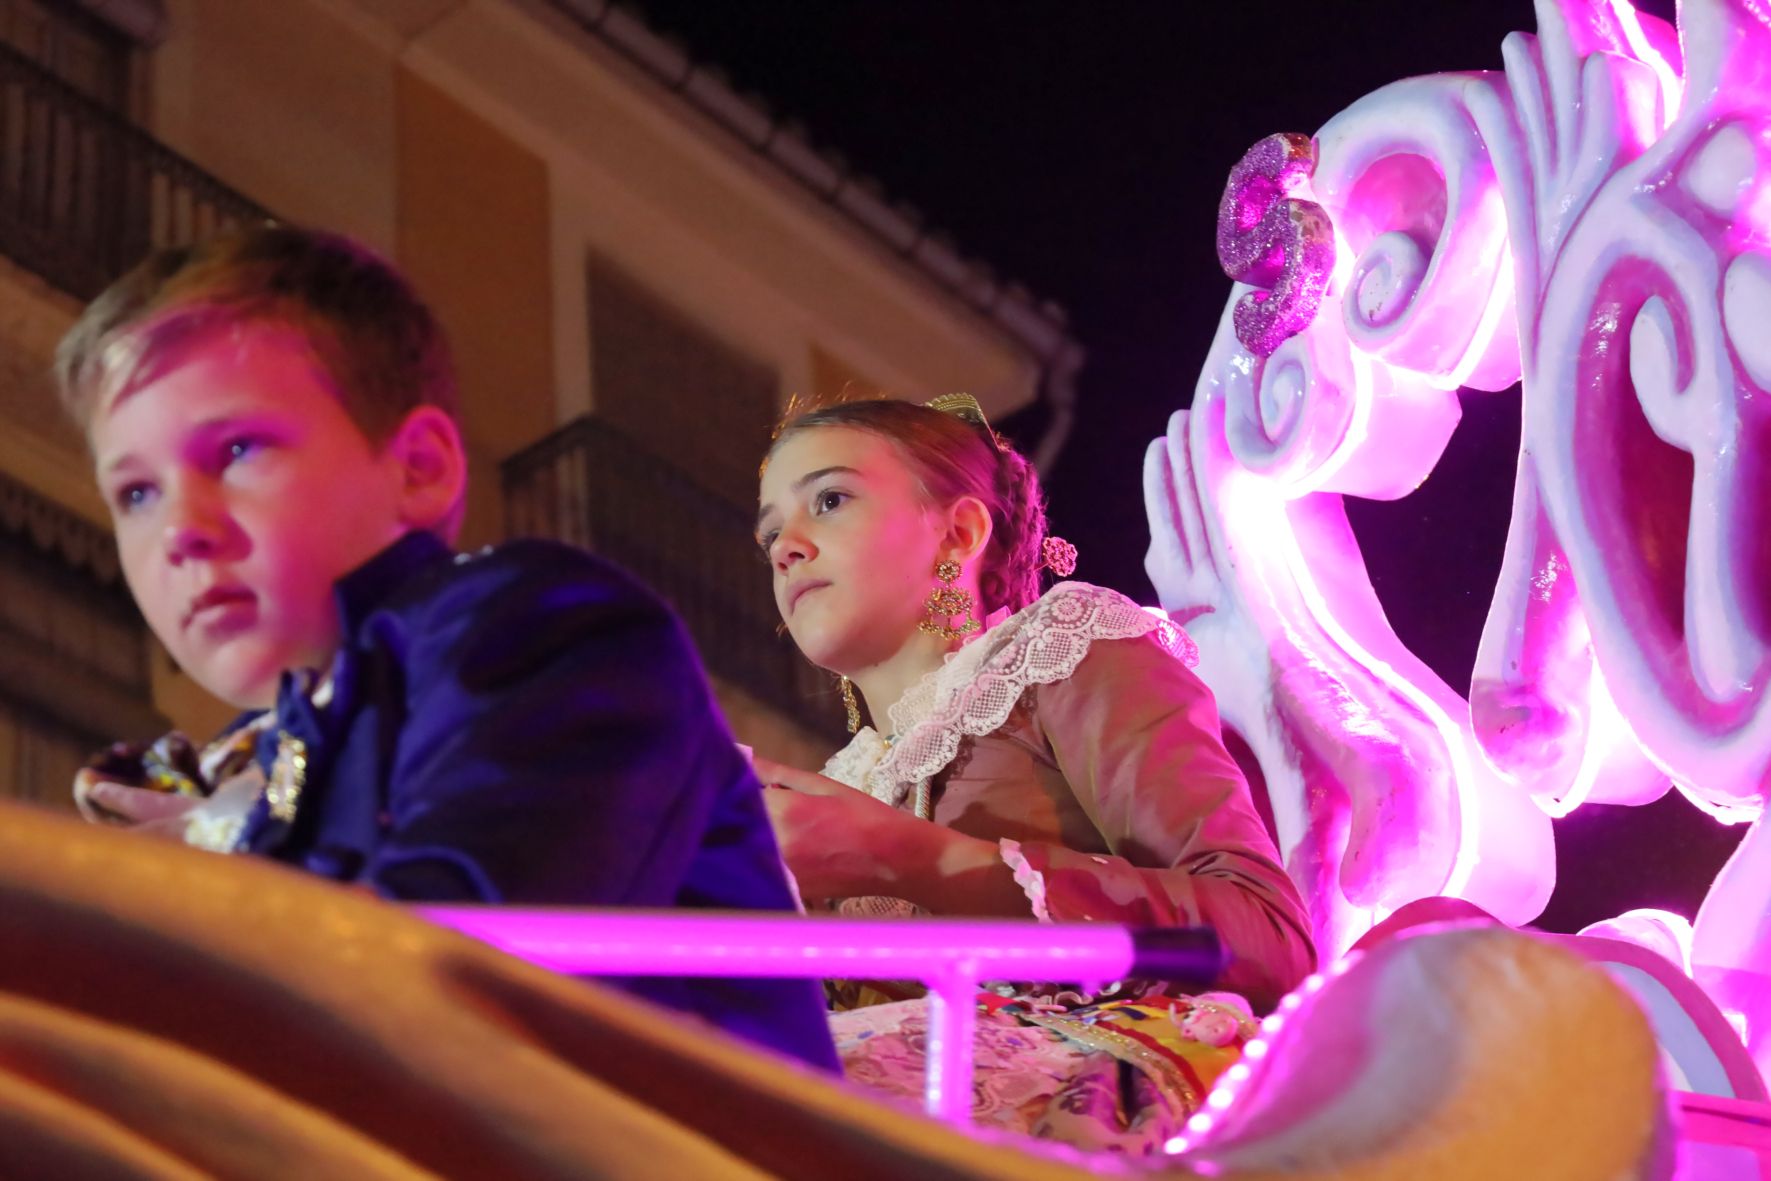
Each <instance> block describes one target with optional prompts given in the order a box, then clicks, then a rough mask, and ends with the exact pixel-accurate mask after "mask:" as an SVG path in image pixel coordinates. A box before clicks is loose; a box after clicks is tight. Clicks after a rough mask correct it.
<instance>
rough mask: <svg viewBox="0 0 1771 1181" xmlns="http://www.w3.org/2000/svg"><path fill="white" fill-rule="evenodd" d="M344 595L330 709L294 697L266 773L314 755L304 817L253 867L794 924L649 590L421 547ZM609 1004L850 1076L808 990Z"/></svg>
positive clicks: (413, 538)
mask: <svg viewBox="0 0 1771 1181" xmlns="http://www.w3.org/2000/svg"><path fill="white" fill-rule="evenodd" d="M336 593H337V602H338V609H339V612H340V618H341V622H342V628H343V637H344V641H343V646H342V648H341V650H340V653H339V656H338V659H337V662H336V663H335V665H334V666H333V690H332V696H331V698H330V700H329V701H328V702H327V704H326V705H325V706H324V707H315V706H314V705H313V704H312V702H311V701H310V699H309V697H308V695H306V694H305V693H302V692H300V691H298V690H297V689H296V687H295V684H294V680H293V678H290V677H285V679H284V684H283V689H282V692H281V693H280V694H279V697H278V701H277V706H276V710H277V717H276V721H275V724H274V725H273V726H271V727H269V728H268V729H267V730H266V731H265V736H264V739H263V743H262V745H261V748H260V751H259V757H260V759H261V761H263V763H264V765H265V766H266V767H267V768H268V767H270V766H271V765H272V763H273V761H274V760H275V758H276V755H277V751H278V750H279V749H280V750H283V751H285V752H287V751H288V750H289V749H291V745H292V744H291V743H290V739H291V738H293V739H295V740H297V741H298V742H299V744H300V745H301V747H304V748H305V750H304V754H305V758H306V765H305V768H304V769H303V773H302V775H301V776H300V779H299V797H298V798H296V799H294V800H293V801H292V800H290V799H289V798H287V796H286V795H285V796H284V797H283V798H281V799H279V798H278V796H277V793H276V791H275V789H273V791H272V792H270V793H267V797H266V799H265V800H263V801H260V803H259V805H258V807H257V809H256V810H255V811H254V813H253V814H252V815H251V817H249V819H248V821H247V827H246V832H245V837H244V843H245V848H247V849H249V850H250V851H252V852H255V853H259V854H263V855H267V856H270V857H274V858H276V859H278V860H280V861H286V862H289V863H291V864H294V865H298V866H302V867H304V868H306V869H308V870H311V871H312V872H314V873H318V874H322V875H324V876H326V877H330V878H335V879H338V880H340V881H350V882H362V883H365V884H368V885H370V886H372V887H373V888H374V889H375V890H377V891H378V892H379V893H381V894H382V895H384V896H386V897H389V898H394V899H401V900H407V901H426V902H491V903H498V902H503V903H512V904H524V905H573V906H625V907H674V906H687V907H709V908H720V909H740V908H741V909H755V910H782V911H785V910H791V909H793V901H792V896H791V892H790V890H789V887H788V884H787V878H786V875H785V873H784V871H783V869H782V865H781V858H780V854H779V852H778V850H777V846H776V844H775V838H774V834H773V832H772V831H771V830H770V828H769V823H768V816H767V813H766V812H765V811H764V808H763V801H762V793H761V787H760V785H759V784H758V782H757V780H756V777H755V775H754V774H753V773H752V772H751V770H750V768H749V766H748V765H747V764H746V762H745V760H744V758H743V756H742V754H741V753H740V752H739V750H738V748H737V747H736V745H735V744H734V743H733V740H732V736H731V734H730V732H729V731H728V730H727V728H726V725H725V722H724V720H723V718H722V717H721V715H720V713H719V711H718V709H717V708H716V706H715V704H714V702H713V698H712V694H711V692H710V691H709V689H708V686H707V680H706V677H705V676H704V675H703V673H702V670H701V665H700V662H699V660H698V658H697V656H696V653H695V650H694V648H693V646H692V645H691V643H690V641H689V639H688V636H687V634H686V633H685V632H684V630H683V627H682V625H681V624H680V623H679V622H678V620H677V619H676V617H675V616H674V615H673V614H672V612H671V611H670V610H669V608H667V607H666V606H665V605H664V604H663V603H662V602H660V601H659V600H658V598H657V597H656V596H655V595H653V594H652V593H651V592H650V591H648V590H646V589H644V588H643V587H641V586H640V585H639V584H638V583H637V582H635V581H634V580H633V579H632V578H631V577H629V576H628V575H626V574H624V573H623V572H621V571H620V570H617V569H616V568H614V567H612V566H610V565H608V564H607V563H605V562H603V561H601V560H599V559H597V558H595V557H593V556H591V555H589V554H586V553H584V552H583V551H581V550H576V549H572V548H569V547H566V546H562V545H556V544H553V543H549V542H540V541H519V542H512V543H509V544H506V545H503V546H499V547H497V548H495V549H490V550H486V551H482V552H481V553H480V554H477V555H472V556H468V555H460V556H457V555H455V554H454V553H452V552H451V551H450V550H449V549H448V548H447V547H445V546H444V545H443V544H442V543H441V542H440V541H438V540H436V539H435V538H434V537H431V536H430V535H429V534H421V533H414V534H411V535H409V536H407V537H405V538H404V539H402V540H401V541H399V542H396V543H395V544H394V545H392V546H390V547H389V548H388V549H386V550H384V551H382V552H381V553H380V554H379V555H377V556H376V557H375V558H373V559H372V560H370V561H369V562H368V563H367V564H366V565H364V566H363V567H361V568H359V569H358V570H356V571H354V572H352V573H351V574H349V575H347V576H346V577H345V578H343V579H342V580H340V582H339V583H338V586H337V592H336ZM274 778H275V777H273V779H274ZM614 983H617V984H618V985H620V986H621V987H624V988H627V989H628V990H630V991H632V992H635V993H638V994H640V995H643V996H646V997H649V998H650V999H652V1000H654V1001H658V1002H660V1003H663V1004H666V1005H671V1006H674V1007H676V1008H678V1009H683V1010H687V1011H689V1012H693V1013H698V1014H701V1015H702V1016H704V1017H706V1018H707V1019H709V1020H711V1021H713V1022H715V1023H716V1024H718V1025H721V1026H723V1027H725V1028H726V1029H727V1030H729V1031H731V1032H732V1033H735V1034H738V1035H740V1036H742V1037H745V1038H748V1039H750V1040H752V1041H755V1042H760V1043H762V1044H764V1045H767V1046H771V1047H773V1048H775V1049H777V1050H779V1051H782V1052H785V1053H787V1054H790V1055H793V1056H795V1057H798V1058H800V1059H802V1060H804V1061H807V1062H810V1063H812V1064H814V1065H817V1066H821V1067H826V1068H829V1069H835V1068H836V1060H835V1053H834V1050H833V1048H832V1046H831V1041H830V1035H829V1032H828V1029H827V1026H826V1024H825V1016H824V1007H823V1003H822V1000H821V996H820V993H819V991H818V988H817V986H816V985H815V984H814V983H813V982H811V981H799V980H793V981H774V980H766V981H742V980H738V981H728V980H683V979H648V980H628V981H615V982H614Z"/></svg>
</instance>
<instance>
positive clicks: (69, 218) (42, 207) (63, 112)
mask: <svg viewBox="0 0 1771 1181" xmlns="http://www.w3.org/2000/svg"><path fill="white" fill-rule="evenodd" d="M268 217H269V214H268V213H266V211H265V210H263V209H261V208H260V207H259V206H258V205H256V204H254V203H253V202H252V201H250V200H248V199H247V198H245V197H243V196H241V195H240V194H239V193H236V192H235V191H234V190H233V189H231V188H229V187H228V186H227V185H225V184H223V183H221V182H220V181H219V180H216V179H215V178H214V177H212V176H210V175H209V174H208V173H206V172H204V171H203V170H202V169H201V168H198V167H197V166H196V165H195V164H192V163H191V162H190V161H189V160H186V159H185V158H184V157H182V156H180V155H178V153H176V152H174V151H172V149H170V148H168V147H167V146H166V145H165V144H162V143H160V142H159V141H158V140H156V139H154V137H153V136H151V135H148V134H147V133H146V132H144V131H142V130H141V129H140V128H138V127H135V126H132V125H131V124H129V123H128V122H126V121H124V120H123V119H121V118H119V117H118V116H117V114H116V113H115V112H113V111H111V110H108V109H107V108H105V107H104V106H102V105H101V104H99V103H96V102H94V101H93V100H91V99H89V98H87V97H86V96H85V95H83V94H81V93H80V92H79V91H77V90H75V89H74V88H72V87H71V86H69V85H67V84H66V83H65V82H62V81H61V80H60V79H58V78H56V77H55V76H54V75H52V74H50V73H48V72H47V71H45V70H44V69H42V68H41V67H40V66H38V65H37V64H36V63H35V62H33V61H31V60H30V59H29V58H27V57H25V56H24V55H22V54H20V53H18V52H16V51H15V50H13V49H11V48H9V47H7V46H5V45H3V44H0V252H4V253H5V254H7V255H8V256H10V257H11V258H12V259H14V260H15V261H16V262H18V263H19V265H21V266H23V267H24V268H26V269H27V270H30V271H34V272H36V273H37V274H38V275H41V276H42V277H43V278H44V279H46V280H48V282H49V283H51V284H52V285H54V286H56V287H58V288H60V289H61V290H63V291H66V292H67V293H68V294H70V295H73V296H76V297H78V298H80V299H90V298H92V297H93V296H94V295H97V294H98V293H99V292H100V291H101V290H103V289H104V287H105V285H106V284H107V283H109V282H110V281H111V280H113V279H115V278H116V277H117V276H118V275H120V274H122V273H123V272H124V271H125V270H127V269H128V268H129V267H131V266H133V265H134V264H135V263H136V262H137V261H138V260H140V259H141V258H142V257H143V256H144V255H146V254H147V253H148V252H149V251H150V250H153V249H156V248H158V247H161V246H175V245H181V244H183V243H186V242H192V241H196V240H198V239H201V238H203V237H206V236H208V235H210V234H213V233H215V232H216V231H218V230H221V229H223V228H225V227H227V226H229V225H233V224H238V223H241V222H250V221H258V220H264V219H266V218H268Z"/></svg>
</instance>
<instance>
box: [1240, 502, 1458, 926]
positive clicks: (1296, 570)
mask: <svg viewBox="0 0 1771 1181" xmlns="http://www.w3.org/2000/svg"><path fill="white" fill-rule="evenodd" d="M1238 483H1239V484H1243V485H1247V486H1245V487H1244V488H1242V492H1243V495H1241V496H1238V497H1236V498H1235V500H1234V503H1235V504H1237V505H1238V506H1239V507H1242V508H1244V511H1247V512H1249V513H1250V515H1253V512H1254V511H1256V510H1255V509H1251V508H1249V507H1247V506H1258V508H1260V509H1265V510H1266V512H1267V513H1268V514H1269V515H1270V517H1271V519H1269V520H1266V521H1262V522H1258V523H1259V524H1261V525H1262V526H1264V528H1262V529H1261V530H1260V531H1259V532H1253V533H1250V534H1249V536H1254V537H1267V538H1268V539H1269V540H1270V543H1271V544H1272V546H1273V548H1274V549H1276V550H1277V551H1278V552H1279V560H1280V562H1281V563H1282V564H1283V565H1284V567H1285V569H1286V571H1287V572H1288V573H1289V574H1290V575H1291V577H1292V579H1293V581H1294V583H1295V585H1296V586H1297V588H1298V592H1299V594H1300V595H1301V596H1302V597H1303V599H1304V603H1305V607H1306V609H1307V610H1308V611H1309V613H1310V617H1311V619H1312V621H1313V622H1314V623H1315V624H1316V625H1317V626H1318V627H1320V628H1321V629H1322V630H1323V632H1325V633H1326V634H1327V635H1328V636H1329V638H1330V639H1331V640H1333V641H1334V643H1335V644H1336V645H1337V646H1338V647H1339V648H1340V649H1341V650H1342V651H1343V652H1345V653H1346V654H1347V655H1348V656H1350V657H1351V658H1352V659H1353V660H1355V661H1357V662H1358V663H1359V664H1360V665H1362V666H1364V667H1365V669H1366V670H1367V671H1369V672H1370V673H1371V674H1372V675H1373V676H1375V677H1376V678H1378V679H1379V680H1381V681H1382V682H1383V683H1384V684H1385V685H1387V686H1389V687H1390V688H1391V689H1392V690H1394V691H1395V692H1396V693H1397V694H1398V695H1399V696H1401V697H1403V698H1405V699H1406V700H1407V701H1408V702H1409V703H1410V704H1412V705H1413V706H1414V707H1415V708H1416V709H1417V710H1419V711H1420V712H1421V714H1422V715H1424V716H1425V717H1426V718H1427V719H1428V720H1429V721H1430V722H1431V724H1432V726H1433V728H1434V729H1435V730H1437V731H1438V732H1439V737H1440V740H1441V741H1443V742H1444V743H1445V749H1446V751H1447V753H1448V754H1449V755H1450V756H1451V761H1452V766H1453V769H1454V774H1455V779H1456V783H1457V787H1458V791H1457V806H1458V820H1459V825H1458V835H1457V852H1456V853H1455V854H1454V856H1453V858H1452V864H1451V869H1450V871H1449V872H1448V873H1447V875H1446V879H1445V884H1444V885H1443V886H1442V887H1441V888H1440V892H1441V893H1444V894H1450V895H1452V896H1453V897H1460V898H1461V897H1462V896H1463V892H1464V890H1466V889H1467V888H1468V887H1469V884H1470V878H1471V876H1472V875H1473V874H1474V873H1475V870H1476V847H1477V833H1478V832H1480V826H1481V820H1482V817H1481V812H1480V805H1479V803H1478V801H1477V799H1476V794H1477V793H1476V778H1475V775H1474V773H1473V771H1472V768H1471V765H1470V756H1469V751H1468V750H1467V749H1466V748H1465V746H1464V730H1463V727H1462V726H1461V725H1459V724H1458V723H1457V722H1455V721H1453V720H1452V718H1451V717H1450V715H1448V714H1447V713H1446V712H1445V711H1444V710H1443V709H1441V708H1440V707H1439V703H1438V702H1437V701H1435V700H1433V698H1432V696H1431V695H1430V694H1428V693H1427V692H1426V691H1425V690H1424V689H1422V688H1420V687H1419V686H1418V685H1416V684H1415V683H1414V682H1413V681H1412V680H1410V679H1409V678H1408V677H1406V676H1404V675H1402V674H1401V673H1400V672H1398V671H1396V669H1395V668H1394V667H1393V666H1391V665H1390V664H1389V663H1388V662H1387V661H1384V660H1380V659H1378V658H1377V657H1376V656H1375V655H1373V654H1372V653H1371V652H1369V651H1368V650H1367V649H1366V648H1365V646H1364V645H1363V644H1361V643H1359V641H1358V640H1356V639H1354V637H1353V634H1352V633H1351V632H1349V631H1347V629H1346V628H1344V627H1342V626H1341V624H1340V622H1339V621H1338V620H1336V619H1335V618H1334V615H1333V613H1332V612H1331V611H1330V610H1329V608H1328V602H1327V599H1326V597H1325V596H1324V595H1323V594H1322V590H1321V588H1320V587H1318V586H1317V584H1316V579H1315V577H1314V575H1313V574H1312V573H1311V571H1310V566H1309V563H1308V562H1307V561H1305V559H1304V556H1303V553H1302V551H1301V549H1300V548H1299V546H1298V542H1297V536H1296V534H1295V533H1294V532H1293V530H1292V528H1291V523H1290V521H1289V520H1287V519H1286V517H1285V513H1284V510H1283V508H1282V506H1281V505H1280V504H1279V502H1278V500H1277V498H1276V497H1275V495H1274V493H1273V492H1272V491H1271V490H1270V489H1269V488H1267V487H1266V486H1265V485H1264V484H1261V483H1258V482H1256V478H1255V477H1247V478H1245V479H1244V480H1242V481H1239V482H1238ZM1250 494H1253V495H1250ZM1250 523H1255V522H1250ZM1250 565H1251V568H1252V570H1253V573H1254V576H1255V577H1256V578H1257V579H1259V580H1260V581H1261V584H1262V589H1263V590H1264V591H1265V593H1266V594H1267V596H1268V597H1269V598H1272V597H1273V595H1274V590H1273V587H1272V585H1271V584H1270V583H1268V582H1267V579H1266V573H1265V571H1264V570H1262V569H1261V564H1260V563H1258V562H1256V563H1251V564H1250Z"/></svg>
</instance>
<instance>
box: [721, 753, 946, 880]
mask: <svg viewBox="0 0 1771 1181" xmlns="http://www.w3.org/2000/svg"><path fill="white" fill-rule="evenodd" d="M755 765H756V773H757V776H758V777H759V778H760V779H761V780H762V781H763V783H764V784H765V785H766V790H765V791H764V792H763V802H764V803H765V804H766V805H767V806H768V809H769V820H770V821H771V822H772V823H773V825H774V828H775V839H776V840H777V841H779V842H780V844H781V855H782V857H783V858H784V859H785V860H786V861H787V866H788V868H789V869H791V870H792V871H793V876H794V878H795V879H796V880H797V881H798V882H799V888H800V892H801V893H802V894H803V895H804V896H805V897H806V899H807V900H814V899H816V900H822V899H826V898H855V897H861V896H864V895H868V894H894V893H898V892H900V891H902V890H903V889H904V888H905V887H906V886H908V885H910V883H911V880H912V879H913V878H916V877H917V876H918V870H919V868H920V867H922V866H924V865H926V864H927V862H928V859H929V854H930V852H931V851H932V850H931V844H932V842H934V840H935V838H938V837H939V836H940V835H942V833H943V830H941V829H939V828H937V827H936V826H935V825H932V824H930V823H928V822H927V821H924V820H918V819H917V818H916V817H914V816H912V815H910V814H908V813H906V812H900V811H898V810H897V809H896V808H893V807H891V806H889V805H887V804H883V803H881V802H880V801H878V800H876V799H874V798H873V797H872V796H870V795H868V794H867V793H866V792H862V791H856V790H855V789H854V788H852V787H849V786H848V785H847V784H842V783H838V782H837V781H836V780H834V779H828V778H826V777H824V776H822V775H819V774H816V773H814V772H811V771H801V770H799V769H798V768H795V767H788V766H786V765H784V764H781V763H776V762H774V761H772V760H770V759H764V758H758V759H757V760H756V763H755Z"/></svg>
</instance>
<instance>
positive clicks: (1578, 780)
mask: <svg viewBox="0 0 1771 1181" xmlns="http://www.w3.org/2000/svg"><path fill="white" fill-rule="evenodd" d="M1634 741H1635V737H1634V735H1633V733H1632V732H1631V730H1630V728H1629V724H1628V723H1627V722H1625V721H1624V720H1623V715H1622V714H1621V713H1619V712H1618V709H1617V703H1616V702H1615V701H1614V700H1612V697H1611V690H1610V689H1608V688H1606V687H1605V678H1604V676H1603V675H1601V673H1600V672H1599V662H1598V661H1597V660H1595V661H1593V670H1592V674H1591V675H1590V677H1589V678H1588V682H1587V738H1586V745H1585V746H1584V747H1583V748H1582V749H1581V752H1580V766H1579V767H1578V768H1576V770H1575V772H1574V782H1572V783H1571V784H1569V785H1568V791H1567V793H1566V794H1564V795H1563V796H1562V798H1561V799H1554V798H1551V797H1549V796H1547V795H1540V794H1534V795H1533V797H1532V798H1533V799H1534V800H1535V801H1536V802H1537V806H1538V807H1539V808H1542V809H1543V810H1544V812H1545V813H1547V814H1548V815H1550V816H1552V817H1555V818H1557V819H1560V818H1561V817H1563V816H1566V815H1568V814H1569V813H1570V812H1572V811H1574V810H1575V809H1576V808H1578V807H1580V806H1581V805H1582V804H1584V803H1586V802H1587V797H1588V796H1590V795H1592V793H1593V788H1594V786H1595V785H1597V783H1598V782H1599V773H1600V772H1601V771H1602V770H1603V769H1604V767H1605V762H1606V758H1607V756H1609V755H1610V754H1611V752H1612V751H1613V750H1615V749H1616V748H1617V747H1618V746H1619V745H1620V744H1622V743H1624V742H1634Z"/></svg>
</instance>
